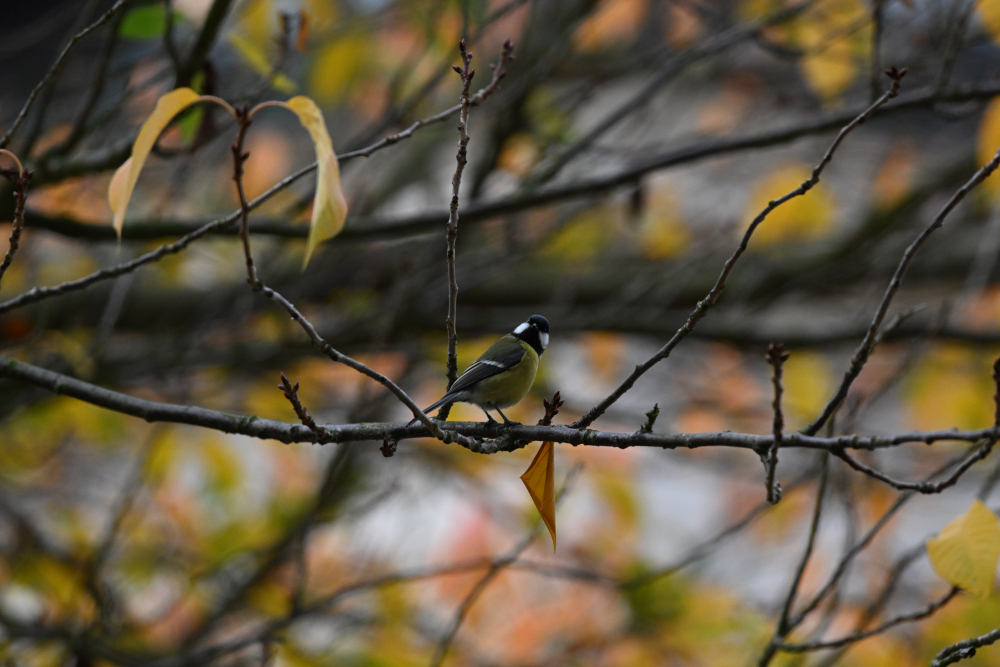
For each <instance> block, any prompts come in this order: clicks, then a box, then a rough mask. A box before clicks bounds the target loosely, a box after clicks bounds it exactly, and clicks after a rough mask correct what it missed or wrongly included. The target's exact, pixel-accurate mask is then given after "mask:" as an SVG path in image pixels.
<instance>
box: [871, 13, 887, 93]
mask: <svg viewBox="0 0 1000 667" xmlns="http://www.w3.org/2000/svg"><path fill="white" fill-rule="evenodd" d="M884 18H885V0H874V2H872V60H871V73H870V75H869V77H870V84H869V85H870V88H871V101H872V102H874V101H875V100H877V99H878V96H879V94H880V93H881V92H882V84H881V81H882V28H883V25H882V23H883V20H884Z"/></svg>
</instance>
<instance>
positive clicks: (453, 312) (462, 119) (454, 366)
mask: <svg viewBox="0 0 1000 667" xmlns="http://www.w3.org/2000/svg"><path fill="white" fill-rule="evenodd" d="M458 49H459V51H460V52H461V54H462V66H461V67H459V66H457V65H454V66H453V69H454V70H455V71H456V72H458V74H459V76H461V77H462V98H461V104H462V110H461V111H460V112H459V115H458V154H457V155H456V156H455V160H456V162H457V163H458V164H457V165H456V167H455V175H454V176H452V179H451V209H450V211H449V213H448V231H447V250H446V252H445V258H446V260H447V263H448V317H447V319H446V320H445V328H446V329H447V331H448V388H449V389H451V386H452V385H453V384H455V380H456V379H457V378H458V324H457V323H458V281H457V279H456V276H455V246H456V244H457V242H458V191H459V187H460V186H461V184H462V172H463V171H465V164H466V162H468V158H467V155H468V146H469V133H468V127H469V109H470V108H471V106H472V102H471V100H470V96H469V88H470V86H471V85H472V77H474V76H475V75H476V70H470V69H469V64H470V63H471V62H472V53H470V52H469V51H468V50H467V49H466V46H465V40H464V39H463V40H462V41H460V42H459V44H458ZM449 410H450V406H445V407H444V409H443V410H442V411H441V414H440V417H439V418H440V419H447V418H448V412H449Z"/></svg>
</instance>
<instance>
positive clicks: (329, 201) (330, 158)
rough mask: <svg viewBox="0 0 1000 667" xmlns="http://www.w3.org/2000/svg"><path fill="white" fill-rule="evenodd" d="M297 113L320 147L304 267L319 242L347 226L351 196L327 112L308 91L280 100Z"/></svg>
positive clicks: (316, 145)
mask: <svg viewBox="0 0 1000 667" xmlns="http://www.w3.org/2000/svg"><path fill="white" fill-rule="evenodd" d="M279 104H280V105H281V106H283V107H285V108H286V109H288V110H289V111H291V112H292V113H294V114H295V115H296V116H298V117H299V122H300V123H302V127H304V128H305V129H306V131H308V132H309V136H310V137H312V140H313V146H314V147H315V149H316V164H317V165H318V169H317V173H316V196H315V198H314V199H313V211H312V221H311V222H310V224H309V241H308V243H307V245H306V256H305V259H304V260H303V261H302V268H303V269H304V268H305V267H306V264H308V263H309V258H310V257H311V256H312V253H313V250H315V249H316V246H317V245H319V244H320V243H322V242H323V241H326V240H327V239H330V238H333V237H334V236H336V235H337V234H339V233H340V230H341V229H343V228H344V220H345V219H346V218H347V200H345V199H344V192H343V190H341V186H340V167H339V166H338V165H337V154H336V153H334V152H333V142H332V141H331V140H330V133H329V132H327V130H326V122H325V121H324V120H323V113H322V112H321V111H320V110H319V107H318V106H316V103H315V102H313V101H312V100H311V99H310V98H308V97H305V96H304V95H298V96H296V97H293V98H292V99H290V100H288V101H287V102H284V103H279Z"/></svg>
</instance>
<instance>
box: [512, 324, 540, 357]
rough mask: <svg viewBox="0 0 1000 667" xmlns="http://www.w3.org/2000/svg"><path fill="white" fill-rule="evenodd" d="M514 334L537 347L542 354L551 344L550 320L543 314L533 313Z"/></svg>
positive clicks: (536, 349) (536, 350)
mask: <svg viewBox="0 0 1000 667" xmlns="http://www.w3.org/2000/svg"><path fill="white" fill-rule="evenodd" d="M514 335H515V336H517V337H518V338H520V339H521V340H523V341H524V342H525V343H527V344H528V345H530V346H531V347H533V348H535V352H537V353H538V354H539V356H541V354H542V352H544V351H545V348H547V347H548V346H549V321H548V320H547V319H545V318H544V317H542V316H541V315H532V316H531V317H529V318H528V321H527V322H522V323H521V324H519V325H518V326H517V328H516V329H514Z"/></svg>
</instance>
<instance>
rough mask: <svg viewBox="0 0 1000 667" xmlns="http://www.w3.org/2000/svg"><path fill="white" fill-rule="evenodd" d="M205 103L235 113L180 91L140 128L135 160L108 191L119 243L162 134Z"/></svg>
mask: <svg viewBox="0 0 1000 667" xmlns="http://www.w3.org/2000/svg"><path fill="white" fill-rule="evenodd" d="M201 101H211V102H216V103H217V104H220V105H223V106H224V107H226V108H227V110H228V111H229V112H230V113H232V108H231V107H229V105H227V104H226V103H225V102H223V101H222V100H220V99H218V98H216V97H211V96H206V95H198V93H196V92H194V91H193V90H191V89H190V88H177V89H176V90H171V91H170V92H169V93H167V94H166V95H164V96H162V97H161V98H160V99H159V100H157V101H156V108H155V109H153V113H152V114H150V116H149V118H147V119H146V122H144V123H143V124H142V127H141V128H139V136H138V137H136V139H135V143H134V144H132V156H131V157H130V158H129V159H128V160H126V161H125V164H123V165H122V166H120V167H119V168H118V171H116V172H115V175H114V176H113V177H112V178H111V184H110V186H109V187H108V203H109V204H110V205H111V212H112V213H113V214H114V221H113V224H114V227H115V231H116V232H118V238H119V239H120V238H121V235H122V225H124V224H125V209H126V208H128V202H129V199H131V198H132V191H133V190H134V189H135V183H136V181H137V180H139V172H141V171H142V167H143V165H145V164H146V158H148V157H149V153H150V152H151V151H152V150H153V146H154V145H155V144H156V140H157V139H158V138H159V136H160V133H161V132H163V130H164V129H166V127H167V125H169V124H170V121H171V120H173V118H174V116H176V115H177V114H179V113H180V112H181V111H184V109H186V108H188V107H189V106H191V105H192V104H195V103H196V102H201Z"/></svg>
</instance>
